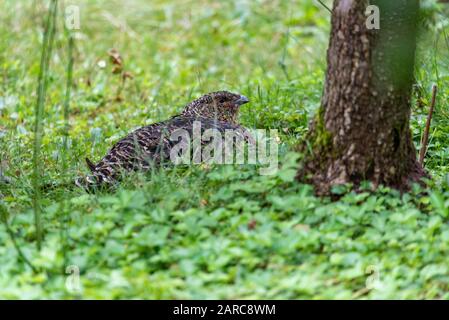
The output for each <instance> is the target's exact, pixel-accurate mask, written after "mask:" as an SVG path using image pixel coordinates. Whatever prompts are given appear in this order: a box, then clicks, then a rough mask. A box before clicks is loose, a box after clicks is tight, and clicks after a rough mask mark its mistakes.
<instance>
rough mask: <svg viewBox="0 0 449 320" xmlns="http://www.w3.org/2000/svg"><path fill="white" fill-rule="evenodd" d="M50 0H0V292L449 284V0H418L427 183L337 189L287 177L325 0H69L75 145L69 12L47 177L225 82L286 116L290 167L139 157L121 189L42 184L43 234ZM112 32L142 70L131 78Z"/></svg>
mask: <svg viewBox="0 0 449 320" xmlns="http://www.w3.org/2000/svg"><path fill="white" fill-rule="evenodd" d="M66 2H67V1H66ZM69 2H70V1H68V3H69ZM73 2H74V3H75V1H73ZM42 3H44V2H40V1H37V2H36V1H20V2H18V1H13V0H6V1H3V3H2V8H1V10H0V21H2V23H1V24H0V34H1V35H2V36H1V37H0V160H1V163H0V166H1V167H0V168H1V172H2V176H3V177H1V176H0V179H1V180H2V181H0V202H1V203H0V205H1V206H0V211H1V212H0V213H1V218H2V223H1V224H0V298H22V299H23V298H66V299H70V298H85V299H89V298H91V299H92V298H93V299H95V298H147V299H162V298H163V299H172V298H175V299H183V298H185V299H188V298H192V299H212V298H228V299H239V298H243V299H246V298H253V299H260V298H267V299H303V298H313V299H319V298H342V299H349V298H365V299H373V298H383V299H391V298H397V299H401V298H418V299H419V298H446V299H448V298H449V293H448V292H449V264H448V263H447V261H448V256H449V86H448V85H447V83H448V80H449V72H448V70H449V56H448V54H447V52H448V49H449V38H448V37H447V34H449V23H448V20H447V19H446V18H444V16H442V15H441V13H439V12H438V10H440V9H441V7H440V8H435V7H434V6H432V5H428V3H430V2H426V1H424V7H425V8H426V11H425V13H426V15H425V22H426V27H425V28H424V27H423V31H422V33H421V35H420V50H419V53H418V61H417V64H416V83H417V84H416V88H415V92H414V99H413V105H414V107H413V114H412V122H411V125H412V132H413V138H414V141H415V143H416V146H417V148H419V146H420V140H421V136H422V132H423V129H424V126H425V121H426V116H427V106H428V105H429V100H430V92H431V87H432V85H433V84H434V83H435V84H437V85H438V86H439V88H440V90H439V95H438V99H437V107H436V111H435V116H434V120H433V124H432V130H431V137H430V144H429V151H428V154H427V157H426V162H425V167H426V169H427V170H428V171H429V173H430V174H431V175H432V180H431V181H429V187H428V188H427V189H426V190H422V189H420V188H419V187H415V188H414V189H413V191H412V192H410V193H407V194H403V195H401V194H399V193H398V192H396V191H394V190H390V189H388V188H380V189H379V190H378V191H377V192H375V193H369V192H361V193H358V194H356V193H353V192H350V191H347V190H346V189H345V188H339V189H335V190H334V192H335V193H338V194H339V195H340V196H341V199H340V200H339V201H337V202H332V201H331V200H330V199H327V198H317V197H315V196H314V194H313V190H312V188H311V187H310V186H308V185H303V184H299V183H297V182H295V181H294V175H295V169H296V161H297V157H298V156H297V155H296V154H295V153H294V152H292V150H293V149H294V146H295V144H296V143H297V142H298V141H299V140H300V139H301V138H302V137H304V134H305V133H306V132H307V128H308V123H309V121H310V120H311V119H312V117H313V114H314V112H315V110H316V109H317V108H318V106H319V104H320V97H321V93H322V89H323V82H324V75H325V67H326V48H327V44H328V43H327V42H328V33H329V12H327V11H326V10H325V9H324V8H322V7H320V6H319V5H318V4H316V2H314V1H303V0H301V1H299V0H296V1H287V0H285V1H281V0H276V1H211V0H201V1H190V0H176V1H162V0H154V1H151V3H152V4H151V5H149V4H148V2H146V1H143V0H132V1H126V2H124V1H118V0H113V1H111V0H108V1H100V0H96V1H86V0H84V1H76V3H77V4H81V20H80V22H81V25H80V26H81V29H80V30H79V32H78V33H77V36H76V41H75V43H76V49H75V65H74V82H75V85H74V88H73V94H72V97H71V106H70V108H71V109H70V136H69V147H68V149H67V150H65V151H64V148H62V145H63V132H64V118H63V101H64V95H65V82H66V80H65V77H66V67H67V63H68V54H67V38H66V36H65V35H64V32H63V26H62V21H63V20H62V18H60V19H59V20H58V21H59V23H58V31H57V34H56V39H55V46H54V55H53V57H52V60H51V67H50V81H49V86H48V95H47V102H46V108H45V115H44V123H43V124H44V139H43V145H42V155H43V163H42V167H43V168H44V172H43V173H42V184H46V183H52V182H53V183H60V184H63V183H64V182H66V181H71V180H73V179H74V178H75V177H77V176H79V175H82V174H86V173H87V168H86V165H85V163H84V160H83V159H84V158H85V157H86V156H87V157H89V158H90V159H92V160H99V159H100V158H101V157H102V156H103V155H104V154H105V152H106V151H107V150H108V148H110V147H111V145H112V144H113V143H114V142H115V141H117V140H118V139H119V138H121V137H123V136H124V135H126V133H128V132H130V131H131V130H132V129H135V128H137V127H139V126H142V125H146V124H150V123H153V122H156V121H159V120H162V119H166V118H168V117H170V116H171V115H173V114H176V113H177V112H179V111H180V110H181V108H182V106H183V105H185V104H186V103H188V102H190V101H191V100H193V99H194V98H196V97H199V96H201V95H202V94H203V93H207V92H210V91H217V90H222V89H227V90H230V91H233V92H239V93H241V94H244V95H246V96H247V97H249V99H250V100H251V103H250V104H247V105H245V106H244V107H243V109H242V114H241V123H242V124H243V125H244V126H246V127H248V128H257V129H277V130H278V132H279V133H278V136H277V137H275V139H277V140H279V141H280V150H279V161H280V165H281V168H280V170H279V171H278V172H277V173H276V174H274V175H266V176H264V175H260V174H259V171H258V167H256V166H251V165H235V166H231V165H226V166H218V165H216V166H205V165H197V166H190V167H187V168H186V167H174V168H171V169H170V168H168V169H165V170H155V171H153V172H151V173H150V174H148V175H144V174H133V175H132V176H131V177H129V178H128V179H126V180H125V181H124V182H123V183H122V184H121V185H120V187H119V188H118V189H117V190H116V191H115V192H105V191H104V192H99V193H96V194H87V193H86V192H85V191H84V190H81V189H78V188H72V187H57V188H55V189H52V190H48V191H45V192H44V193H43V195H42V200H41V205H42V208H43V215H42V226H43V230H44V241H43V243H42V248H41V249H40V250H37V249H36V230H35V225H34V216H33V203H32V197H33V189H32V179H31V177H32V170H33V167H32V157H33V138H34V135H33V128H34V108H35V104H36V87H37V77H38V72H39V63H40V54H41V49H40V48H41V46H42V36H43V29H42V26H43V20H44V17H45V12H46V8H45V7H43V6H42ZM125 3H126V4H125ZM446 13H447V11H446ZM111 48H115V49H116V50H117V51H118V52H119V53H120V55H121V57H122V58H123V65H122V67H123V71H124V72H125V71H126V72H128V73H129V74H131V75H132V78H128V79H126V81H125V82H124V83H123V81H122V77H121V76H120V75H119V74H114V73H113V68H114V67H115V66H114V65H113V64H112V63H111V60H110V57H109V55H108V50H110V49H111ZM4 179H9V180H10V183H5V182H4V181H3V180H4ZM367 187H368V186H367ZM25 260H26V261H25ZM78 272H79V277H78ZM78 279H79V286H78Z"/></svg>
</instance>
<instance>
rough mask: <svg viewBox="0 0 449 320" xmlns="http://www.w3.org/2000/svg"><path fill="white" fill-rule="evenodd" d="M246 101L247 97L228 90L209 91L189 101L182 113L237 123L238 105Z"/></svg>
mask: <svg viewBox="0 0 449 320" xmlns="http://www.w3.org/2000/svg"><path fill="white" fill-rule="evenodd" d="M248 102H249V100H248V98H247V97H245V96H242V95H240V94H236V93H231V92H228V91H217V92H211V93H208V94H206V95H204V96H202V97H201V98H198V99H196V100H194V101H192V102H191V103H189V104H188V105H187V106H186V107H185V109H184V111H183V112H182V115H184V116H200V117H205V118H212V119H217V120H220V121H225V122H230V123H237V118H238V112H239V109H240V106H241V105H243V104H245V103H248Z"/></svg>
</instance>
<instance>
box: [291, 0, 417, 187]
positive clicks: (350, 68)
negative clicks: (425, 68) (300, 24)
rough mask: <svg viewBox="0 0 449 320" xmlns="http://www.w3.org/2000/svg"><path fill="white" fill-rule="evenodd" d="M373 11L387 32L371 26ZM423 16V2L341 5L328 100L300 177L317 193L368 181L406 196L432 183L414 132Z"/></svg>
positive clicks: (363, 0) (345, 0)
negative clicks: (422, 184)
mask: <svg viewBox="0 0 449 320" xmlns="http://www.w3.org/2000/svg"><path fill="white" fill-rule="evenodd" d="M369 5H376V6H377V7H378V8H379V9H380V29H373V30H369V29H368V27H367V24H366V21H367V17H368V15H366V14H365V12H366V10H367V7H368V6H369ZM418 13H419V0H377V1H368V0H335V1H334V7H333V12H332V31H331V36H330V44H329V49H328V56H327V63H328V69H327V75H326V83H325V89H324V95H323V99H322V103H321V107H320V109H319V112H318V114H317V115H316V117H315V119H314V121H313V122H312V124H311V128H310V132H309V135H308V142H309V143H308V144H305V145H304V146H307V147H304V146H303V147H302V150H303V151H304V152H305V159H304V162H303V164H302V167H301V168H300V170H299V172H298V178H299V179H300V180H306V181H308V182H311V183H313V184H314V185H315V187H316V191H317V193H319V194H328V193H329V192H330V190H331V187H332V186H334V185H341V184H347V183H352V184H354V186H355V187H356V188H357V186H359V185H360V183H361V182H362V181H372V182H373V185H374V186H375V187H377V186H378V185H380V184H382V185H386V186H391V187H395V188H398V189H400V190H406V189H407V188H408V187H409V186H410V184H411V183H412V182H417V181H419V180H420V179H421V178H422V177H423V176H425V172H424V170H423V169H422V167H421V166H420V165H419V163H418V162H417V160H416V150H415V147H414V145H413V142H412V139H411V133H410V128H409V119H410V110H411V94H412V86H413V81H414V75H413V73H414V63H415V51H416V36H417V20H418ZM310 147H311V148H310Z"/></svg>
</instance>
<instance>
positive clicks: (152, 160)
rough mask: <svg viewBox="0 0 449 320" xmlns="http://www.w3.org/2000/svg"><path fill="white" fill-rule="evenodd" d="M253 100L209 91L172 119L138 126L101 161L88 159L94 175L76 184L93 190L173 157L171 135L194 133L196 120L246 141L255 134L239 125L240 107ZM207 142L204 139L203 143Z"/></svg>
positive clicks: (87, 161)
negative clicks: (126, 174) (178, 131)
mask: <svg viewBox="0 0 449 320" xmlns="http://www.w3.org/2000/svg"><path fill="white" fill-rule="evenodd" d="M248 102H249V100H248V99H247V98H246V97H245V96H243V95H240V94H235V93H231V92H227V91H217V92H212V93H209V94H206V95H204V96H202V97H200V98H198V99H196V100H194V101H192V102H191V103H189V104H188V105H186V106H185V108H184V110H183V111H182V112H181V113H180V114H178V115H175V116H173V117H172V118H170V119H168V120H165V121H162V122H158V123H154V124H151V125H148V126H145V127H142V128H140V129H137V130H135V131H133V132H131V133H130V134H128V135H127V136H126V137H124V138H123V139H121V140H120V141H118V142H117V143H116V144H115V145H114V146H113V147H112V148H111V149H110V150H109V152H108V153H107V154H106V155H105V156H104V157H103V159H101V160H100V161H99V162H98V163H96V164H95V163H93V162H92V161H90V160H89V159H88V158H86V163H87V166H88V167H89V169H90V171H91V174H90V175H88V176H86V177H82V178H78V179H77V180H76V185H78V186H80V187H84V188H86V189H91V188H92V187H99V186H104V185H112V184H114V183H115V182H117V181H118V180H119V178H120V176H121V174H123V173H126V172H128V171H136V170H149V169H151V168H152V167H153V166H155V165H159V164H161V163H162V162H165V161H167V160H169V159H170V150H171V149H172V148H173V146H174V145H175V144H176V141H172V140H171V139H170V136H171V134H172V133H173V132H175V131H176V130H179V129H185V130H186V132H188V133H189V134H192V130H193V123H194V122H195V121H199V122H200V123H201V131H202V132H203V131H205V130H207V129H216V130H218V131H219V132H225V131H226V130H234V132H238V133H239V134H240V135H241V136H242V137H243V138H244V139H245V140H246V141H252V137H251V136H250V134H249V133H248V132H247V131H246V129H245V128H244V127H241V126H240V125H239V124H238V113H239V109H240V106H241V105H243V104H245V103H248ZM202 143H203V142H202Z"/></svg>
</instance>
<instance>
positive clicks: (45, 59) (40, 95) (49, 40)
mask: <svg viewBox="0 0 449 320" xmlns="http://www.w3.org/2000/svg"><path fill="white" fill-rule="evenodd" d="M57 9H58V0H51V3H50V7H49V11H48V14H47V21H46V25H45V32H44V39H43V44H42V54H41V62H40V69H39V78H38V88H37V101H36V107H35V123H34V148H33V176H32V184H33V191H34V194H33V209H34V222H35V227H36V239H37V242H36V243H37V248H38V249H39V250H40V248H41V242H42V223H41V210H42V208H41V205H40V202H41V190H40V182H41V181H40V180H41V171H42V168H41V144H42V134H43V133H42V131H43V114H44V106H45V97H46V92H47V86H48V71H49V66H50V60H51V52H52V48H53V40H54V37H55V32H56V16H57Z"/></svg>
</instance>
